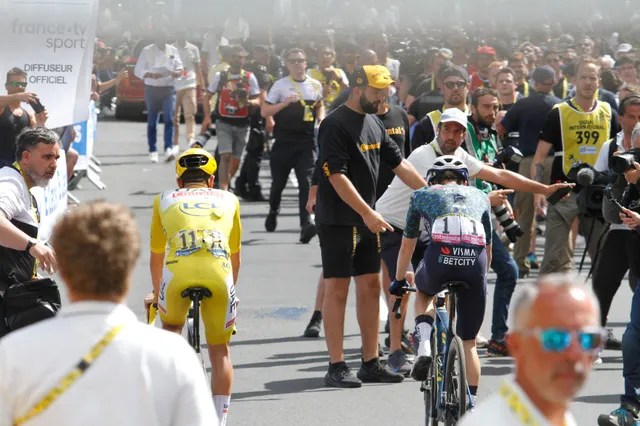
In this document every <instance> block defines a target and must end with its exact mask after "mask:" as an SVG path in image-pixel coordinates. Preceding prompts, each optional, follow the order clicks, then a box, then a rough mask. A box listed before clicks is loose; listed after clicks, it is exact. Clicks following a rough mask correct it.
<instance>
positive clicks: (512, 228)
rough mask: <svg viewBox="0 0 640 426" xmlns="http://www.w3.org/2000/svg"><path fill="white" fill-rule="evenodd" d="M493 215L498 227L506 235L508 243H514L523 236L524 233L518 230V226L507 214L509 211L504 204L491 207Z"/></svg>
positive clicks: (509, 214) (520, 229)
mask: <svg viewBox="0 0 640 426" xmlns="http://www.w3.org/2000/svg"><path fill="white" fill-rule="evenodd" d="M493 213H494V214H495V215H496V219H498V222H500V226H502V229H503V230H504V233H505V234H507V237H508V238H509V241H511V242H512V243H515V242H516V240H517V239H518V238H519V237H522V236H523V235H524V231H523V230H522V228H520V225H519V224H518V222H516V220H515V219H514V218H513V216H511V213H509V209H507V206H506V205H505V204H503V205H501V206H498V207H493Z"/></svg>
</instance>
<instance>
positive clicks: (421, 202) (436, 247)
mask: <svg viewBox="0 0 640 426" xmlns="http://www.w3.org/2000/svg"><path fill="white" fill-rule="evenodd" d="M468 179H469V171H468V170H467V166H466V165H465V164H464V163H463V162H462V161H460V159H458V158H456V157H454V156H451V155H443V156H441V157H438V159H437V160H436V161H435V163H434V164H433V166H431V169H429V171H428V173H427V183H428V185H429V186H427V187H424V188H422V189H419V190H417V191H416V192H414V194H413V196H412V197H411V203H410V205H409V212H408V213H407V221H406V226H405V228H404V235H403V238H402V245H401V247H400V253H399V255H398V265H397V271H396V277H395V281H394V282H393V283H392V284H391V287H390V288H389V292H390V293H391V294H393V295H395V296H400V297H401V296H402V295H403V294H405V289H406V288H407V287H409V284H408V283H407V281H406V279H405V274H406V272H407V268H408V266H409V262H410V260H411V256H412V255H413V251H414V249H415V247H416V241H417V238H418V236H419V235H420V224H421V221H424V225H425V228H426V231H427V233H429V234H430V237H431V243H430V244H429V246H428V248H427V249H426V251H425V254H424V259H423V260H422V262H421V263H420V265H419V266H418V269H417V271H416V276H415V282H416V287H417V289H418V293H416V294H417V296H416V301H415V310H416V313H417V317H416V329H417V331H418V333H417V336H418V339H419V348H418V355H417V359H416V361H415V364H414V365H413V369H412V370H411V376H412V377H413V378H414V379H415V380H419V381H424V380H426V378H427V375H428V372H429V367H430V365H431V362H432V357H431V353H430V352H431V346H430V337H431V331H432V327H433V321H434V317H435V311H434V310H433V306H432V301H433V299H434V296H435V295H436V294H437V293H439V292H440V291H442V289H443V285H444V284H446V283H447V282H450V281H463V282H465V283H467V284H468V285H469V288H468V289H467V290H463V291H461V292H460V293H459V294H458V310H457V311H458V312H457V324H456V334H457V335H458V336H459V337H460V338H461V339H462V341H463V345H464V352H465V359H466V367H467V368H466V370H467V381H468V383H469V390H470V391H471V395H472V397H473V400H472V401H471V402H472V405H475V399H476V395H477V390H478V383H479V381H480V359H479V358H478V353H477V351H476V344H475V339H476V336H477V334H478V332H479V331H480V326H481V325H482V321H483V319H484V311H485V304H486V294H487V273H488V270H487V268H488V265H490V264H491V232H492V229H491V210H490V204H489V198H488V196H487V194H485V193H484V192H482V191H481V190H479V189H477V188H474V187H470V186H468Z"/></svg>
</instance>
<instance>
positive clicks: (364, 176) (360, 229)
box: [316, 66, 426, 387]
mask: <svg viewBox="0 0 640 426" xmlns="http://www.w3.org/2000/svg"><path fill="white" fill-rule="evenodd" d="M392 83H393V80H392V79H391V75H390V73H389V70H388V69H386V68H385V67H382V66H365V67H361V68H358V69H356V71H355V72H354V76H353V81H352V82H351V84H352V89H351V94H350V96H349V100H348V101H347V102H346V104H345V105H343V106H341V107H340V108H338V109H337V110H335V111H334V112H333V113H332V114H330V115H328V116H327V118H326V119H325V120H324V121H323V122H322V124H321V126H320V133H319V137H318V143H319V146H320V164H321V167H322V174H321V176H320V179H319V182H318V195H317V204H316V223H317V226H318V235H319V236H320V248H321V252H322V270H323V274H324V278H325V285H326V291H325V295H324V301H323V308H322V314H323V318H324V321H325V334H326V340H327V347H328V350H329V356H330V359H331V363H330V366H329V372H328V373H327V375H326V376H325V383H326V384H327V385H328V386H334V387H360V386H362V382H363V381H364V382H400V381H402V380H403V378H404V376H402V374H397V373H394V372H393V371H391V370H390V369H389V368H388V367H387V366H385V365H383V364H381V363H380V360H379V359H378V342H377V340H378V338H377V336H378V324H379V319H378V318H379V309H380V302H379V300H380V238H379V235H378V233H379V232H385V231H392V230H393V228H392V227H391V225H389V224H388V223H387V222H386V221H385V220H384V219H383V218H382V216H381V215H380V214H379V213H377V212H376V211H375V210H374V209H373V208H374V205H375V201H376V187H377V182H378V177H379V171H380V164H381V161H384V162H385V163H386V164H387V165H388V166H389V167H390V168H391V169H392V170H393V171H394V173H395V174H396V175H398V177H400V179H402V181H403V182H405V183H406V184H407V185H408V186H410V187H412V188H414V189H419V188H422V187H423V186H425V185H426V182H425V180H424V179H423V178H422V177H421V176H420V175H419V174H418V172H416V170H415V169H414V168H413V166H411V165H410V164H409V163H408V162H407V161H406V160H404V159H403V158H402V152H401V150H400V148H398V146H397V145H395V144H394V143H393V142H392V141H391V139H390V138H389V136H388V135H387V132H386V130H385V128H384V126H383V124H382V122H381V121H380V119H378V118H377V117H376V116H375V115H371V114H375V113H376V112H377V111H378V108H379V107H380V103H381V102H382V100H383V99H385V97H386V93H387V88H388V87H389V86H390V85H391V84H392ZM351 277H355V280H356V286H357V288H358V298H357V305H358V308H357V309H358V312H359V313H360V314H359V322H360V327H361V333H362V348H363V349H362V351H363V354H362V355H363V356H362V358H363V363H362V367H361V368H360V371H359V372H358V378H356V377H354V376H353V375H352V374H351V372H350V370H349V368H348V367H347V365H346V364H345V362H344V350H343V343H344V342H343V338H344V314H345V308H346V301H347V295H348V292H349V282H350V280H351Z"/></svg>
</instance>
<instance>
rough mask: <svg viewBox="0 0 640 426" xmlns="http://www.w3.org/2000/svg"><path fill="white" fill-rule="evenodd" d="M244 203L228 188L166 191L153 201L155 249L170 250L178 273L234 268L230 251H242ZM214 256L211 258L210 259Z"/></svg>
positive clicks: (172, 266)
mask: <svg viewBox="0 0 640 426" xmlns="http://www.w3.org/2000/svg"><path fill="white" fill-rule="evenodd" d="M241 237H242V228H241V225H240V203H239V202H238V198H237V197H236V196H235V195H233V194H232V193H230V192H228V191H221V190H218V189H211V188H193V189H178V190H174V191H165V192H163V193H161V194H160V195H158V196H157V197H156V199H155V201H154V203H153V217H152V222H151V251H152V252H154V253H166V257H165V265H166V266H167V267H168V268H169V269H171V270H172V271H173V272H174V273H175V272H177V270H176V268H177V267H178V266H180V272H181V273H182V274H197V275H199V274H198V273H197V272H196V271H195V270H196V269H197V270H203V269H207V267H208V266H210V267H221V268H222V269H223V271H224V272H225V274H228V273H229V272H230V271H231V264H230V259H229V255H230V254H233V253H237V252H239V251H240V240H241ZM207 260H210V261H207Z"/></svg>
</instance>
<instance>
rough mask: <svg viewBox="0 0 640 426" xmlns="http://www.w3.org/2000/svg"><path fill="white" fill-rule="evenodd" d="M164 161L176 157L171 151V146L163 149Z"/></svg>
mask: <svg viewBox="0 0 640 426" xmlns="http://www.w3.org/2000/svg"><path fill="white" fill-rule="evenodd" d="M164 156H165V159H166V160H165V161H166V162H167V163H168V162H169V161H173V160H174V159H175V158H176V155H175V154H174V153H173V148H167V149H166V150H165V151H164Z"/></svg>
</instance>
